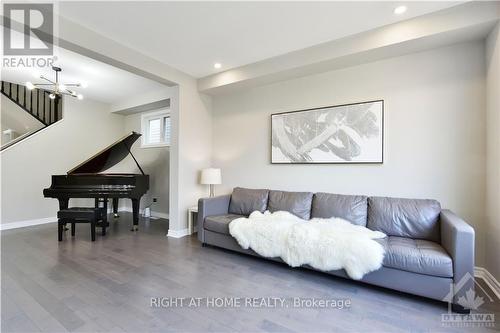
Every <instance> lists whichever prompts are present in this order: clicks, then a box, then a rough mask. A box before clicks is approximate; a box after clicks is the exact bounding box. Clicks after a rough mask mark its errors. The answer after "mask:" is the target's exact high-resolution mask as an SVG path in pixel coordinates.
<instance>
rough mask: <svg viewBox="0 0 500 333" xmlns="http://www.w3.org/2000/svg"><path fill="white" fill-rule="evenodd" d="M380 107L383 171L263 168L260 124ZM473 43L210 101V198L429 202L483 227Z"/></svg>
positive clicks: (479, 47) (480, 115) (479, 67)
mask: <svg viewBox="0 0 500 333" xmlns="http://www.w3.org/2000/svg"><path fill="white" fill-rule="evenodd" d="M375 99H384V100H385V147H384V156H385V162H384V164H383V165H271V164H270V115H271V114H272V113H276V112H284V111H293V110H299V109H305V108H312V107H319V106H328V105H335V104H343V103H349V102H361V101H368V100H375ZM485 100H486V97H485V52H484V43H483V42H472V43H466V44H459V45H455V46H451V47H446V48H439V49H434V50H431V51H427V52H423V53H416V54H410V55H406V56H401V57H397V58H391V59H386V60H383V61H378V62H374V63H369V64H365V65H360V66H356V67H351V68H347V69H343V70H338V71H333V72H327V73H322V74H319V75H313V76H308V77H303V78H299V79H294V80H289V81H284V82H280V83H276V84H272V85H267V86H262V87H258V88H255V89H249V90H246V91H244V92H241V93H237V94H231V95H225V96H218V97H215V98H214V100H213V165H214V166H215V167H221V168H222V178H223V179H222V181H223V185H221V187H219V193H223V192H230V191H231V188H232V187H234V186H247V187H254V188H260V187H264V188H272V189H283V190H300V191H326V192H334V193H353V194H367V195H385V196H397V197H409V198H435V199H438V200H439V201H440V202H441V204H442V205H443V207H447V208H450V209H452V210H454V211H456V212H457V213H458V214H459V215H461V216H463V217H464V218H465V219H466V220H467V221H469V222H470V223H471V224H472V225H474V226H475V228H476V231H477V244H478V246H477V259H478V260H477V261H478V262H477V264H478V265H482V264H483V261H484V260H483V258H484V254H483V253H484V252H483V247H484V235H483V224H484V219H485V213H484V211H485V203H484V202H485V160H486V153H485V147H486V142H485V139H486V138H485V134H484V133H485V129H486V123H485V117H486V112H485V110H486V106H485Z"/></svg>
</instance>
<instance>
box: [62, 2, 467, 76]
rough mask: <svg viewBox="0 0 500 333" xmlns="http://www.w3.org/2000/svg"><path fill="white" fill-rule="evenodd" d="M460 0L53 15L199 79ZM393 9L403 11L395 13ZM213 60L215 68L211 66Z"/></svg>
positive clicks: (86, 8) (75, 7) (133, 7)
mask: <svg viewBox="0 0 500 333" xmlns="http://www.w3.org/2000/svg"><path fill="white" fill-rule="evenodd" d="M462 2H463V1H462ZM462 2H457V1H444V2H443V1H440V2H437V1H422V2H401V1H398V2H392V1H391V2H388V1H385V2H138V1H133V2H122V1H120V2H93V1H92V2H80V1H77V2H73V1H71V2H60V3H59V14H60V15H61V16H63V17H65V18H67V19H69V20H72V21H74V22H76V23H79V24H81V25H83V26H85V27H86V28H89V29H91V30H94V31H95V32H98V33H100V34H102V35H105V36H107V37H109V38H112V39H114V40H116V41H117V42H119V43H121V44H123V45H126V46H128V47H130V48H133V49H135V50H137V51H139V52H142V53H144V54H147V55H149V56H150V57H153V58H155V59H157V60H159V61H161V62H163V63H166V64H169V65H171V66H173V67H175V68H177V69H179V70H181V71H184V72H186V73H188V74H191V75H193V76H195V77H204V76H207V75H210V74H214V73H216V72H221V71H225V70H228V69H230V68H235V67H238V66H242V65H245V64H249V63H254V62H257V61H260V60H264V59H267V58H270V57H274V56H277V55H282V54H285V53H288V52H291V51H294V50H299V49H303V48H306V47H310V46H313V45H316V44H320V43H324V42H328V41H331V40H335V39H338V38H342V37H345V36H348V35H353V34H356V33H359V32H363V31H367V30H370V29H374V28H377V27H380V26H384V25H387V24H391V23H395V22H397V21H400V20H406V19H409V18H412V17H416V16H420V15H423V14H427V13H430V12H434V11H437V10H441V9H444V8H447V7H451V6H454V5H457V4H459V3H462ZM401 4H405V5H407V7H408V11H407V12H406V13H405V14H403V15H400V16H397V15H395V14H394V13H393V10H394V8H395V7H396V6H398V5H401ZM215 62H220V63H222V68H221V69H214V67H213V64H214V63H215Z"/></svg>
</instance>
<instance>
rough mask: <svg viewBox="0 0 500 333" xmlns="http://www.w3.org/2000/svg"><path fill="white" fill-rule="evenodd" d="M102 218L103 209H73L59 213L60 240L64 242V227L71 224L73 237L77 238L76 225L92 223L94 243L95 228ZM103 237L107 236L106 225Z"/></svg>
mask: <svg viewBox="0 0 500 333" xmlns="http://www.w3.org/2000/svg"><path fill="white" fill-rule="evenodd" d="M101 217H102V208H90V207H71V208H67V209H63V210H60V211H58V212H57V218H58V223H57V231H58V233H57V234H58V239H59V241H62V235H63V230H64V225H65V224H66V223H71V236H75V223H90V235H91V238H92V241H93V242H94V241H95V228H96V226H97V222H98V221H99V220H100V219H101ZM100 226H101V227H102V235H103V236H105V235H106V224H105V223H102V224H101V225H100Z"/></svg>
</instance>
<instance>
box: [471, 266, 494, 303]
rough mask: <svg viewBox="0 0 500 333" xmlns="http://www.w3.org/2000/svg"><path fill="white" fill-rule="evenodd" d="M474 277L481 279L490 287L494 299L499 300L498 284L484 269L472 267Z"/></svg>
mask: <svg viewBox="0 0 500 333" xmlns="http://www.w3.org/2000/svg"><path fill="white" fill-rule="evenodd" d="M474 276H475V277H477V278H480V279H482V280H483V281H484V282H485V283H486V284H487V285H488V287H490V289H491V291H493V293H494V294H495V295H496V297H497V298H498V299H500V282H498V281H497V279H495V277H494V276H493V275H492V274H491V273H490V272H488V270H487V269H486V268H483V267H478V266H476V267H474Z"/></svg>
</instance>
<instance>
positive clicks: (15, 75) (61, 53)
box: [2, 35, 165, 104]
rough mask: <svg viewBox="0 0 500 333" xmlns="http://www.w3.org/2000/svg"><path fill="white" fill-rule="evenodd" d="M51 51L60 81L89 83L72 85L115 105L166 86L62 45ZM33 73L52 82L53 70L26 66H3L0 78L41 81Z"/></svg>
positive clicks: (98, 99) (17, 80)
mask: <svg viewBox="0 0 500 333" xmlns="http://www.w3.org/2000/svg"><path fill="white" fill-rule="evenodd" d="M21 36H22V35H21ZM54 54H56V55H57V57H58V59H57V61H56V62H55V64H56V65H57V66H59V67H61V68H62V72H61V74H60V82H61V83H78V82H85V83H87V84H88V87H87V88H75V90H77V91H78V92H79V93H81V94H82V95H84V98H89V99H92V100H96V101H100V102H104V103H109V104H114V103H118V102H122V101H123V99H125V98H127V97H130V96H134V95H139V94H143V93H149V92H151V91H158V90H161V89H165V86H164V85H162V84H160V83H158V82H155V81H152V80H149V79H146V78H143V77H141V76H137V75H135V74H132V73H130V72H127V71H124V70H121V69H118V68H116V67H113V66H110V65H107V64H104V63H102V62H99V61H96V60H93V59H90V58H87V57H85V56H82V55H80V54H77V53H74V52H71V51H68V50H65V49H62V48H57V49H55V50H54ZM35 73H38V74H43V75H44V76H46V77H47V78H50V79H52V80H53V81H54V75H55V74H54V71H52V69H50V68H45V69H43V70H41V69H40V68H37V69H36V70H35V69H33V68H28V67H17V68H8V67H2V80H4V81H9V82H13V83H20V84H24V83H25V82H26V81H30V82H33V83H42V82H43V80H40V79H37V78H35V77H34V74H35Z"/></svg>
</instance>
